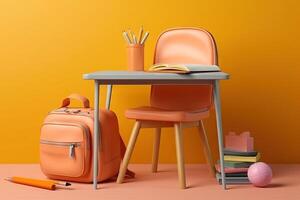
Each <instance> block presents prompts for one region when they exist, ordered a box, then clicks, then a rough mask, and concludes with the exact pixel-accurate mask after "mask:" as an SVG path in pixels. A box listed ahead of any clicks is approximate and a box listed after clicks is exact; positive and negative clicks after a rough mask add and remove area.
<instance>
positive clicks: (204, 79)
mask: <svg viewBox="0 0 300 200" xmlns="http://www.w3.org/2000/svg"><path fill="white" fill-rule="evenodd" d="M83 78H84V79H86V80H94V108H95V114H94V131H95V132H94V137H95V140H94V145H93V166H94V167H93V185H94V189H97V184H98V182H97V173H98V148H99V144H98V142H99V138H101V137H99V136H100V135H101V130H100V129H99V112H98V109H99V104H100V102H99V93H100V91H99V88H100V87H99V86H100V85H107V86H108V90H107V97H106V109H109V107H110V101H111V94H112V86H113V85H155V84H160V85H161V84H167V85H172V84H174V85H175V84H176V85H178V84H180V85H184V84H193V85H195V84H212V85H213V88H214V92H213V95H214V106H215V112H216V122H217V132H218V145H219V156H220V164H221V175H222V186H223V188H224V189H226V180H225V173H224V154H223V148H224V147H223V131H222V118H221V100H220V89H219V81H220V80H226V79H229V75H228V74H226V73H224V72H205V73H203V72H201V73H191V74H175V73H150V72H141V71H134V72H133V71H99V72H94V73H88V74H84V75H83ZM100 120H101V119H100Z"/></svg>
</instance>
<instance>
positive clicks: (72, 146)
mask: <svg viewBox="0 0 300 200" xmlns="http://www.w3.org/2000/svg"><path fill="white" fill-rule="evenodd" d="M40 143H41V144H47V145H54V146H62V147H69V157H70V158H72V159H74V158H75V147H79V146H80V142H54V141H49V140H40Z"/></svg>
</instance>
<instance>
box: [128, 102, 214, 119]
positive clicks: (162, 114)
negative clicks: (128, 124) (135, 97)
mask: <svg viewBox="0 0 300 200" xmlns="http://www.w3.org/2000/svg"><path fill="white" fill-rule="evenodd" d="M125 116H126V117H127V118H129V119H136V120H146V121H166V122H193V121H199V120H201V119H203V118H207V117H208V116H209V110H207V109H205V110H200V111H199V110H198V111H173V110H162V109H159V108H154V107H150V106H143V107H138V108H131V109H128V110H126V112H125Z"/></svg>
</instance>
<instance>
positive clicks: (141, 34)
mask: <svg viewBox="0 0 300 200" xmlns="http://www.w3.org/2000/svg"><path fill="white" fill-rule="evenodd" d="M143 31H144V30H143V26H142V27H141V29H140V33H139V40H138V43H139V44H141V41H142V36H143Z"/></svg>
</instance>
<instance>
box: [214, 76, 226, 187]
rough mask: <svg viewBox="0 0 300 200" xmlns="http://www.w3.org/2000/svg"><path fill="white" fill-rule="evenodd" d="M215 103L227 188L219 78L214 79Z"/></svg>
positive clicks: (222, 168) (222, 164)
mask: <svg viewBox="0 0 300 200" xmlns="http://www.w3.org/2000/svg"><path fill="white" fill-rule="evenodd" d="M214 104H215V111H216V121H217V131H218V143H219V154H220V164H221V175H222V186H223V189H226V180H225V171H224V153H223V148H224V147H223V132H222V114H221V98H220V88H219V80H215V81H214Z"/></svg>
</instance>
